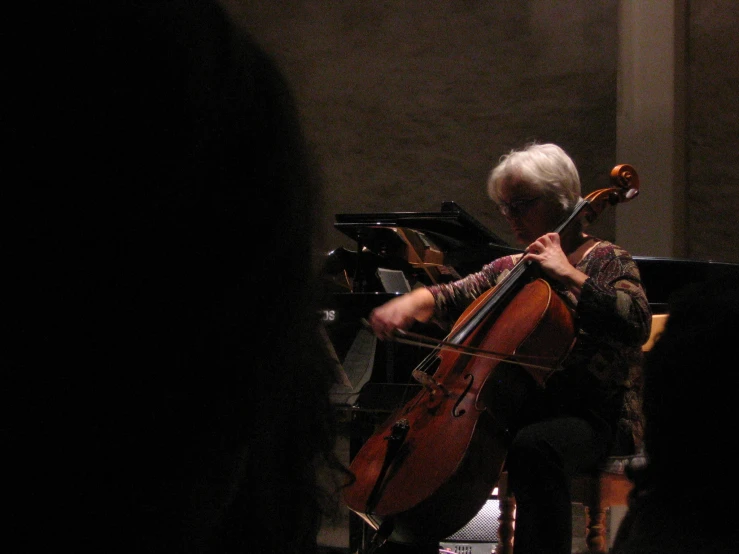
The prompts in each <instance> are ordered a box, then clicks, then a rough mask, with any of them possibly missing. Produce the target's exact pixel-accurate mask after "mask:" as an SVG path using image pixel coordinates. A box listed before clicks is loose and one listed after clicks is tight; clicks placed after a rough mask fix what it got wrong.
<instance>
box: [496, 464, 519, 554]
mask: <svg viewBox="0 0 739 554" xmlns="http://www.w3.org/2000/svg"><path fill="white" fill-rule="evenodd" d="M498 508H499V510H500V516H499V517H498V523H499V524H498V545H497V547H496V548H495V554H513V528H514V525H515V521H516V499H515V498H514V496H513V494H511V493H510V492H509V491H508V473H506V472H505V471H504V472H503V473H502V474H501V476H500V479H499V480H498Z"/></svg>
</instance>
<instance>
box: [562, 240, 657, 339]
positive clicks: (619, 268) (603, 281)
mask: <svg viewBox="0 0 739 554" xmlns="http://www.w3.org/2000/svg"><path fill="white" fill-rule="evenodd" d="M586 273H587V274H588V276H589V277H588V279H587V281H585V284H584V285H583V288H582V292H581V295H580V300H579V302H578V306H577V315H578V319H579V324H580V327H581V328H582V329H583V331H586V332H588V333H590V334H592V335H597V334H604V333H606V334H608V335H610V336H611V338H613V339H617V340H618V341H619V342H623V343H624V344H630V345H641V344H644V343H645V342H646V341H647V339H648V338H649V331H650V327H651V315H652V314H651V310H650V308H649V302H648V300H647V296H646V293H645V291H644V287H643V286H642V282H641V276H640V274H639V268H638V267H637V265H636V262H634V260H633V259H632V257H631V255H629V253H628V252H626V251H625V250H623V249H622V248H619V247H617V246H613V247H611V248H607V249H603V251H602V252H600V253H599V255H598V256H597V257H596V258H595V259H594V261H593V262H592V263H591V264H589V266H588V268H587V271H586Z"/></svg>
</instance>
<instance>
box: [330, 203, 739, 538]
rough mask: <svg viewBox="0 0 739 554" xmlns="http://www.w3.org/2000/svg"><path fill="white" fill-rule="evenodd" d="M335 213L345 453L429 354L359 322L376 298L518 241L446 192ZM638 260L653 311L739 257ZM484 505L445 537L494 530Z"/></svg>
mask: <svg viewBox="0 0 739 554" xmlns="http://www.w3.org/2000/svg"><path fill="white" fill-rule="evenodd" d="M335 218H336V219H335V222H334V227H335V228H336V229H337V230H338V231H339V232H341V233H343V234H344V235H345V236H346V237H349V238H350V239H351V240H352V241H353V242H354V247H353V248H344V247H341V248H337V249H335V250H333V251H331V252H330V253H329V254H328V255H327V256H326V259H325V261H324V266H323V270H322V282H323V285H324V291H323V292H324V296H323V306H322V312H323V322H324V328H325V331H326V339H327V340H328V344H329V346H330V348H331V349H332V350H333V353H334V356H335V359H336V362H337V366H338V368H339V373H340V375H341V382H339V383H337V384H336V385H335V387H334V391H333V402H334V404H335V405H336V406H337V407H339V409H340V410H342V411H343V412H344V413H346V414H348V420H349V422H350V423H349V429H350V430H349V434H350V447H349V455H350V457H351V456H353V455H354V454H355V453H356V452H357V450H358V448H360V447H361V445H362V444H363V443H364V441H366V440H367V438H369V436H370V435H371V434H372V433H373V432H374V430H375V428H376V425H377V424H379V423H381V422H382V421H384V420H385V419H386V418H387V417H388V415H389V414H390V413H391V412H392V410H394V409H395V408H397V407H399V406H402V405H404V404H405V402H406V401H407V400H409V399H410V398H412V397H413V395H414V394H415V393H416V392H417V391H418V390H419V389H420V386H421V385H420V384H418V383H415V382H414V381H413V379H412V378H411V372H412V370H413V368H415V367H416V366H417V365H419V363H420V362H421V361H422V360H423V359H424V358H425V357H426V356H428V354H429V350H427V349H426V348H424V347H421V346H411V345H407V344H401V343H398V342H393V341H385V342H379V341H378V340H377V339H376V338H375V337H374V335H372V333H370V332H369V331H368V330H367V329H365V328H364V327H363V325H362V319H363V318H366V317H367V316H368V315H369V313H370V311H371V310H372V309H373V308H374V307H376V306H379V305H381V304H383V303H385V302H387V301H388V300H390V299H391V298H393V297H395V296H398V295H401V294H403V293H404V292H406V291H408V290H411V289H412V288H414V287H416V286H419V285H429V284H433V283H439V282H446V281H451V280H454V279H457V278H459V277H462V276H465V275H468V274H469V273H472V272H474V271H477V270H479V269H480V268H481V267H482V265H484V264H485V263H488V262H489V261H491V260H493V259H494V258H497V257H499V256H502V255H505V254H511V253H517V252H520V249H517V248H514V247H512V246H510V245H509V244H507V243H506V242H505V241H504V240H503V239H501V238H500V237H499V236H498V235H496V234H495V233H494V232H492V231H491V230H489V229H487V228H486V227H485V226H484V225H482V224H481V223H480V222H479V221H478V220H477V219H475V218H474V217H473V216H472V215H471V214H469V213H468V212H467V211H465V210H464V209H463V208H462V207H461V206H459V205H458V204H456V203H455V202H443V203H442V204H441V209H440V210H439V211H438V212H390V213H354V214H349V213H340V214H336V216H335ZM635 261H636V263H637V265H638V266H639V269H640V272H641V276H642V280H643V283H644V286H645V288H646V291H647V296H648V298H649V301H650V305H651V308H652V311H653V312H654V313H666V311H667V304H668V301H669V298H670V295H671V294H672V292H673V291H675V290H677V289H679V288H681V287H683V286H685V285H687V284H689V283H695V282H701V281H705V280H707V279H709V278H712V277H718V276H720V275H722V274H724V273H729V274H731V275H734V276H736V278H737V279H739V264H728V263H720V262H709V261H693V260H682V259H673V258H654V257H638V256H635ZM416 325H417V326H418V327H419V328H418V329H414V330H415V331H418V332H420V333H423V334H425V335H427V336H432V337H437V338H442V337H443V334H444V331H443V330H442V329H440V328H439V327H437V326H436V325H434V324H421V323H417V324H416ZM481 515H485V516H486V521H485V522H484V524H481V523H480V522H479V521H478V518H475V520H473V522H471V527H469V528H468V527H466V528H464V529H461V530H460V531H459V533H458V534H457V535H456V536H453V537H450V539H455V540H459V539H461V540H467V539H468V538H469V537H470V536H472V535H474V534H475V533H483V534H490V533H493V534H494V533H495V532H496V530H497V515H496V514H493V513H492V512H485V509H484V510H483V511H482V512H481V514H480V515H479V516H478V517H480V516H481ZM352 517H354V515H353V514H352ZM476 522H477V523H476ZM351 527H352V529H351V531H350V534H351V535H352V536H351V539H350V543H351V546H352V547H356V545H357V544H359V543H361V542H362V541H363V540H365V539H364V538H363V536H362V534H363V533H364V532H365V531H366V528H365V527H364V525H363V524H362V523H361V522H360V521H359V520H358V518H356V519H353V520H352V525H351ZM483 529H484V531H483ZM477 540H481V541H486V540H488V539H487V538H485V537H484V536H483V537H477ZM352 551H353V550H352ZM488 551H489V550H488Z"/></svg>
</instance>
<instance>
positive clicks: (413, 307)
mask: <svg viewBox="0 0 739 554" xmlns="http://www.w3.org/2000/svg"><path fill="white" fill-rule="evenodd" d="M434 305H435V304H434V297H433V295H432V294H431V293H430V292H429V291H428V289H426V288H419V289H415V290H413V291H411V292H409V293H406V294H404V295H403V296H398V297H397V298H393V299H392V300H390V301H388V302H386V303H385V304H383V305H382V306H378V307H377V308H375V309H374V310H372V312H371V313H370V316H369V324H370V327H372V331H373V332H374V333H375V335H377V337H378V338H380V339H383V340H385V339H392V338H393V337H394V336H395V331H396V330H397V329H400V330H402V331H405V330H406V329H408V328H410V326H411V325H413V323H415V322H416V321H422V322H425V321H428V320H429V319H430V318H431V316H432V315H433V313H434Z"/></svg>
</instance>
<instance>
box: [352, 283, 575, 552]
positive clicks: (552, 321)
mask: <svg viewBox="0 0 739 554" xmlns="http://www.w3.org/2000/svg"><path fill="white" fill-rule="evenodd" d="M494 290H495V289H491V291H488V293H486V294H483V295H482V296H480V298H478V299H477V300H476V301H475V302H474V303H473V304H472V305H471V306H470V307H468V308H467V310H466V311H465V314H467V313H472V312H474V311H475V310H476V307H477V305H478V304H479V303H484V302H485V301H486V296H487V294H489V293H492V292H493V291H494ZM524 291H525V294H519V295H516V296H515V297H514V298H513V300H512V301H511V302H510V303H508V304H507V305H506V306H505V307H504V309H503V310H502V312H500V313H499V314H491V315H490V316H489V317H488V318H487V320H486V321H485V322H484V323H483V324H482V325H479V326H477V328H476V330H475V332H474V333H473V334H472V335H470V336H468V337H467V338H466V340H465V344H469V345H474V346H476V347H478V348H482V349H489V350H493V351H495V352H499V353H508V354H517V355H521V354H523V355H525V354H526V353H529V352H532V353H535V355H536V356H543V357H546V358H548V359H550V360H553V364H552V369H553V368H554V367H555V366H556V364H557V363H559V361H561V360H562V359H563V358H564V357H565V356H566V355H567V353H568V352H569V350H570V348H571V346H572V344H573V341H574V336H575V329H574V323H573V318H572V315H571V313H570V311H569V309H568V308H567V307H566V306H565V304H564V302H563V301H562V299H561V298H560V297H559V296H557V295H556V294H555V293H554V292H553V291H552V289H551V287H550V286H549V284H548V283H547V282H546V281H544V280H543V279H537V280H535V281H532V282H530V283H528V284H526V285H525V286H524V289H523V291H522V292H524ZM465 314H463V315H462V317H460V321H462V320H464V318H465ZM522 322H525V323H526V324H525V325H522V324H521V323H522ZM548 373H549V372H548V371H546V370H542V369H534V370H529V371H527V370H525V369H523V368H522V367H521V366H520V365H519V364H517V363H511V362H509V361H507V360H506V359H505V358H504V359H489V358H484V357H476V356H471V355H470V354H467V353H460V352H443V353H442V354H441V355H440V364H439V366H438V369H437V370H436V372H435V373H434V374H433V377H432V379H431V382H430V383H428V384H425V386H424V389H423V390H421V391H420V392H419V393H418V394H417V395H416V396H415V397H414V398H413V399H411V400H410V401H409V402H408V403H407V404H406V405H405V406H403V407H402V408H401V409H399V410H397V411H396V412H395V413H393V414H392V415H391V416H390V417H389V418H388V420H387V421H386V422H385V423H384V424H383V425H381V426H380V428H379V429H378V430H377V431H376V432H375V434H374V435H373V436H372V437H370V439H369V440H368V441H367V442H366V443H365V444H364V445H363V447H362V448H361V449H360V451H359V452H358V453H357V455H356V456H355V457H354V459H353V460H352V463H351V465H350V469H351V470H352V472H353V473H354V474H355V475H356V481H354V482H353V483H352V484H350V485H349V486H348V487H347V488H346V489H345V491H344V500H345V503H346V504H347V506H348V507H349V508H350V509H351V510H352V511H354V512H355V513H357V514H358V515H359V516H360V517H362V519H364V520H365V521H366V522H367V523H368V524H369V525H370V526H372V527H373V528H374V529H378V530H379V529H380V528H381V527H383V531H384V532H385V533H387V534H388V536H389V537H390V539H391V540H393V541H394V542H401V543H411V544H418V543H425V542H429V541H438V540H441V539H443V538H444V537H448V536H449V535H451V534H453V533H454V532H456V531H457V530H459V529H460V528H461V527H463V526H464V525H465V524H466V523H467V522H468V521H469V520H470V519H472V518H473V517H474V515H475V514H476V513H477V512H479V511H480V509H481V508H482V506H483V505H484V504H485V502H486V501H487V499H488V498H489V497H490V494H491V492H492V490H493V489H494V488H495V486H496V484H497V481H498V478H499V476H500V473H501V471H502V468H503V463H504V461H505V456H506V452H507V444H508V441H509V439H510V435H509V432H508V429H509V428H510V426H511V425H513V424H514V422H515V418H516V414H517V411H518V407H519V406H520V403H521V402H522V401H524V400H525V397H526V391H527V390H530V387H532V386H537V383H538V384H543V382H544V380H545V379H546V376H547V374H548Z"/></svg>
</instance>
